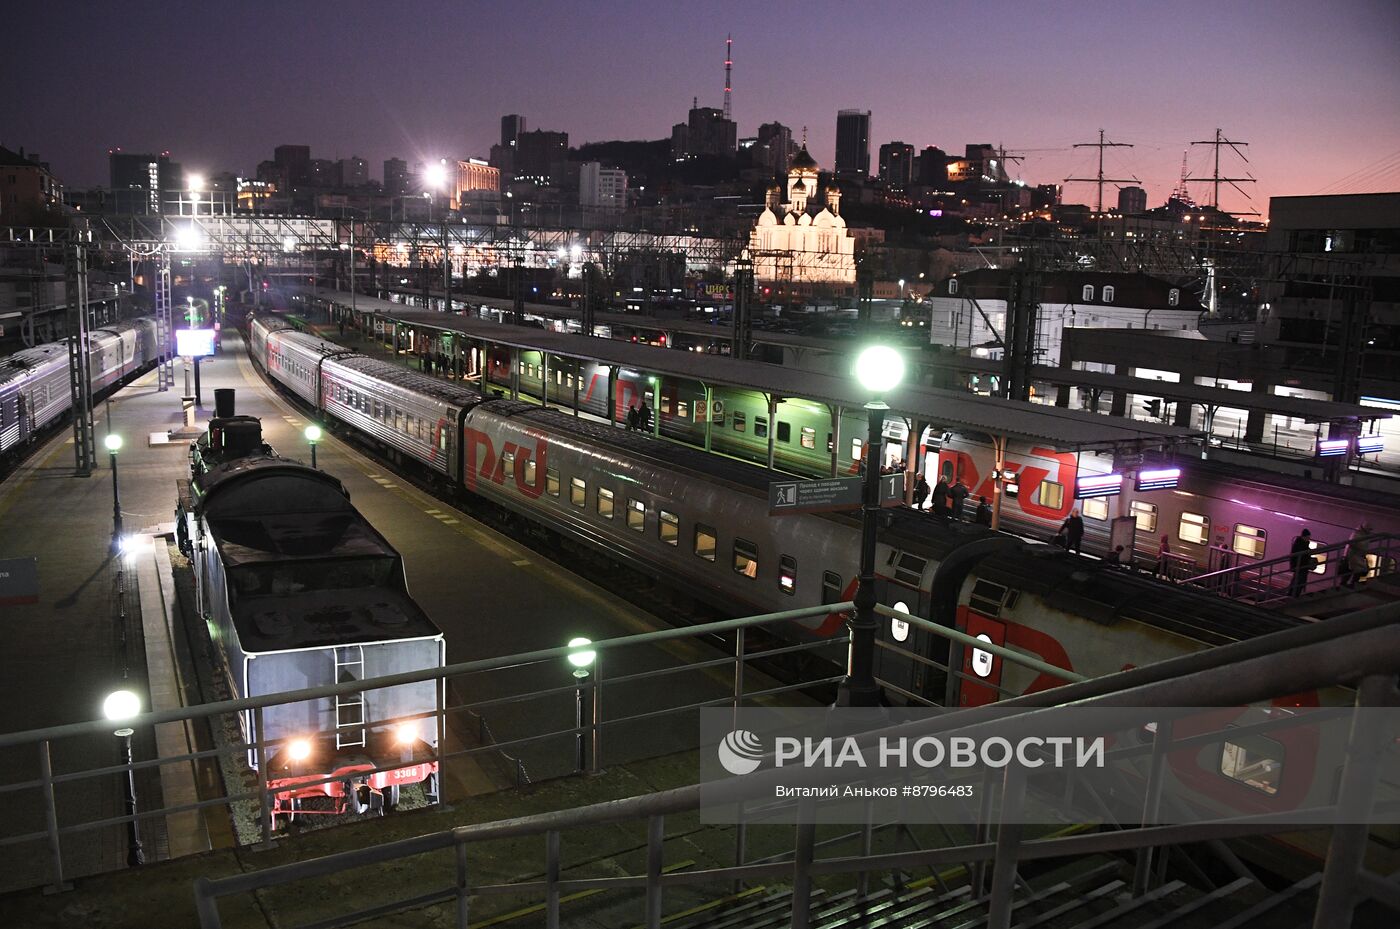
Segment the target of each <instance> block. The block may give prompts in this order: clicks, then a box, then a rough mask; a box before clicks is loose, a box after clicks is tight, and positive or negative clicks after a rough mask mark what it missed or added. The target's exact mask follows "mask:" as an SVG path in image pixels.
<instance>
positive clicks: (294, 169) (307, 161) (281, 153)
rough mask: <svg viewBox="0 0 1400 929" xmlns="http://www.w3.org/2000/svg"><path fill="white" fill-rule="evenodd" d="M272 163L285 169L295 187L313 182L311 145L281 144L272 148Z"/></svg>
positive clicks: (289, 180)
mask: <svg viewBox="0 0 1400 929" xmlns="http://www.w3.org/2000/svg"><path fill="white" fill-rule="evenodd" d="M272 163H273V164H275V165H277V166H278V167H279V168H281V169H283V171H284V172H285V174H286V179H287V183H288V184H289V185H291V186H293V187H296V186H299V185H302V184H308V183H310V182H311V146H310V145H279V146H277V147H276V148H274V149H273V150H272Z"/></svg>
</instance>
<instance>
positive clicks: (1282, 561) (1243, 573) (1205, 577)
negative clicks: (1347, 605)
mask: <svg viewBox="0 0 1400 929" xmlns="http://www.w3.org/2000/svg"><path fill="white" fill-rule="evenodd" d="M1353 541H1360V542H1362V543H1364V544H1365V546H1366V550H1367V552H1368V555H1367V559H1366V560H1367V565H1368V568H1367V570H1366V572H1365V573H1364V574H1363V575H1361V576H1359V577H1353V576H1350V575H1348V573H1347V569H1346V556H1347V550H1348V549H1349V548H1350V547H1351V545H1352V543H1353ZM1220 554H1221V555H1222V556H1223V558H1224V559H1225V560H1226V561H1227V563H1228V562H1230V561H1235V562H1238V561H1239V560H1240V555H1239V554H1238V553H1236V552H1233V551H1229V550H1223V549H1222V550H1220ZM1308 557H1309V558H1310V559H1313V560H1314V566H1313V569H1312V570H1309V571H1307V572H1306V573H1305V574H1304V575H1303V577H1302V578H1301V584H1299V583H1297V580H1298V579H1297V578H1296V577H1295V574H1294V571H1293V556H1292V555H1284V556H1283V557H1282V558H1272V559H1270V560H1268V561H1246V562H1244V563H1242V564H1229V566H1227V567H1222V568H1219V569H1216V570H1212V571H1209V572H1207V573H1205V574H1197V575H1195V576H1194V577H1185V578H1180V579H1179V583H1181V584H1183V585H1186V586H1188V587H1194V588H1196V589H1198V590H1203V591H1205V592H1206V593H1210V594H1214V595H1216V596H1218V597H1225V598H1227V599H1230V600H1239V601H1241V602H1244V603H1252V604H1254V605H1256V606H1271V607H1276V608H1282V609H1287V607H1288V606H1289V605H1292V604H1297V603H1301V602H1315V601H1317V600H1319V599H1321V598H1324V597H1325V598H1327V599H1328V600H1329V601H1341V600H1343V599H1345V597H1346V596H1347V595H1348V594H1352V593H1355V592H1356V591H1358V590H1363V589H1365V588H1366V587H1367V586H1368V585H1372V584H1374V583H1376V582H1377V581H1378V580H1388V579H1390V578H1393V577H1394V576H1395V575H1396V574H1397V572H1400V536H1397V535H1392V534H1390V533H1373V534H1372V535H1368V536H1363V537H1361V538H1360V539H1359V540H1348V541H1346V542H1337V543H1335V544H1332V545H1325V546H1319V547H1317V548H1314V549H1312V550H1311V551H1310V552H1308ZM1362 599H1363V601H1364V602H1363V603H1362V606H1370V605H1373V604H1372V602H1370V601H1369V600H1368V599H1367V598H1362ZM1362 606H1358V607H1356V608H1357V609H1359V608H1362ZM1337 612H1339V611H1338V610H1336V609H1333V610H1331V613H1332V614H1333V615H1335V614H1336V613H1337ZM1340 612H1350V610H1346V609H1343V610H1341V611H1340ZM1308 615H1311V612H1310V611H1308Z"/></svg>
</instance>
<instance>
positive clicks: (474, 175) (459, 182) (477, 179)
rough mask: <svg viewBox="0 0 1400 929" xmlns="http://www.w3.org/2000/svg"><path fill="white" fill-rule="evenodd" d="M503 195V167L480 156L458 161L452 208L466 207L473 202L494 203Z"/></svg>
mask: <svg viewBox="0 0 1400 929" xmlns="http://www.w3.org/2000/svg"><path fill="white" fill-rule="evenodd" d="M500 195H501V169H500V168H496V167H493V166H491V165H489V164H487V163H486V162H484V161H482V160H481V159H480V158H468V159H467V160H466V161H458V162H457V173H456V178H455V179H454V182H453V186H452V208H453V209H454V210H456V209H466V208H467V207H468V206H469V205H471V204H472V203H482V202H490V203H494V202H495V201H497V200H499V199H500Z"/></svg>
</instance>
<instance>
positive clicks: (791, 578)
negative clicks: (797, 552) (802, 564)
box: [778, 555, 797, 597]
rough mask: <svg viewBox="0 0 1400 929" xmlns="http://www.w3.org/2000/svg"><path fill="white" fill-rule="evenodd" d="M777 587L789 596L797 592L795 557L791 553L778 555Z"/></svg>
mask: <svg viewBox="0 0 1400 929" xmlns="http://www.w3.org/2000/svg"><path fill="white" fill-rule="evenodd" d="M778 589H779V590H781V591H782V592H783V593H785V594H787V595H788V596H789V597H790V596H792V595H793V594H795V593H797V559H796V558H794V557H792V556H791V555H779V556H778Z"/></svg>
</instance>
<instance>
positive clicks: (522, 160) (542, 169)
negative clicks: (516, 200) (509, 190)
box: [512, 129, 569, 184]
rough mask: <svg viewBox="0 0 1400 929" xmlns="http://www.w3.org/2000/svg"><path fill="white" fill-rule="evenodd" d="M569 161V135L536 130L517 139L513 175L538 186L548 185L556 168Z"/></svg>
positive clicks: (520, 135)
mask: <svg viewBox="0 0 1400 929" xmlns="http://www.w3.org/2000/svg"><path fill="white" fill-rule="evenodd" d="M568 160H569V134H568V133H567V132H547V131H545V130H543V129H536V130H534V131H533V132H522V133H520V134H519V135H518V136H517V137H516V144H515V158H514V162H515V164H514V168H513V171H512V173H513V175H514V176H515V177H516V178H518V179H528V180H531V181H534V182H535V183H536V184H548V183H549V182H550V180H551V179H552V178H553V176H554V173H555V170H556V166H559V165H563V164H564V163H565V162H567V161H568Z"/></svg>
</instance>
